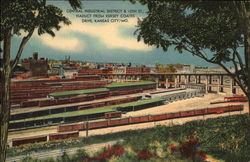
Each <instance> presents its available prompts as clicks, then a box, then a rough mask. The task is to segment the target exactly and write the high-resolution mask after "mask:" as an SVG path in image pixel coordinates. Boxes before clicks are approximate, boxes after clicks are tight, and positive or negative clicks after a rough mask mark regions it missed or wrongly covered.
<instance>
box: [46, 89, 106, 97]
mask: <svg viewBox="0 0 250 162" xmlns="http://www.w3.org/2000/svg"><path fill="white" fill-rule="evenodd" d="M107 91H109V90H108V89H107V88H96V89H84V90H74V91H63V92H54V93H50V94H49V96H53V97H62V96H69V95H81V94H89V93H98V92H107Z"/></svg>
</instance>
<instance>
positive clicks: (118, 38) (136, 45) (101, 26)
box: [59, 18, 152, 51]
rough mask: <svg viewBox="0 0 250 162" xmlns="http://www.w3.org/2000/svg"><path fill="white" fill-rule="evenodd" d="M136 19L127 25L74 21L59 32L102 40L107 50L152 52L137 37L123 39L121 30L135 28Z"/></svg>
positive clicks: (130, 20) (150, 48)
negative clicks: (74, 33) (85, 35)
mask: <svg viewBox="0 0 250 162" xmlns="http://www.w3.org/2000/svg"><path fill="white" fill-rule="evenodd" d="M136 23H137V19H136V18H130V19H129V20H128V22H127V23H82V22H79V21H77V20H76V19H74V20H72V24H71V25H69V26H64V27H63V28H62V29H61V30H60V31H59V32H60V33H62V34H63V33H70V32H79V33H84V34H87V35H90V36H92V37H96V38H98V39H100V41H101V42H102V43H104V44H105V45H106V47H107V48H110V49H112V48H121V49H128V50H139V51H150V50H152V47H150V46H148V45H146V44H144V43H143V42H137V39H136V38H135V37H132V36H131V37H123V36H122V35H121V33H120V31H119V28H121V27H125V28H135V25H136Z"/></svg>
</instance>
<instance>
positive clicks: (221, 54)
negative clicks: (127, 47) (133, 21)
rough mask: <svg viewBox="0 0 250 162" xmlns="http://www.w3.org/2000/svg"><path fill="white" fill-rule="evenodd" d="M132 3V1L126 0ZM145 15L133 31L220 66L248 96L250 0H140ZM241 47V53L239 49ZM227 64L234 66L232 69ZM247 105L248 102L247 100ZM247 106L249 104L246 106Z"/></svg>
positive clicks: (151, 42)
mask: <svg viewBox="0 0 250 162" xmlns="http://www.w3.org/2000/svg"><path fill="white" fill-rule="evenodd" d="M130 1H132V2H134V0H130ZM140 2H141V3H142V4H146V5H147V6H148V9H149V11H148V15H147V17H145V18H144V19H142V20H140V19H139V20H138V29H137V30H136V32H135V33H136V34H137V36H138V41H140V40H142V39H143V41H144V42H145V43H146V44H149V45H154V46H156V47H157V48H159V47H161V48H162V49H163V50H164V51H167V50H168V48H169V47H170V46H175V49H176V50H178V51H179V52H180V53H182V52H183V50H185V51H188V52H189V53H191V54H192V55H194V56H197V57H199V58H201V59H203V60H205V61H207V62H209V63H212V64H216V65H219V66H220V67H222V68H223V69H224V70H225V71H226V72H227V73H228V74H229V75H230V76H231V77H232V78H233V79H234V81H235V82H236V83H237V84H238V85H239V86H240V88H241V89H242V91H243V92H244V93H245V95H246V96H247V97H248V99H250V79H249V78H250V2H249V1H231V2H230V1H167V0H140ZM240 48H244V50H245V51H244V54H243V55H242V54H240V52H239V49H240ZM228 65H232V66H234V69H235V72H232V71H230V69H229V68H228ZM249 104H250V103H249ZM249 109H250V105H249Z"/></svg>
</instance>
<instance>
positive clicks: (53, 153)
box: [6, 140, 122, 162]
mask: <svg viewBox="0 0 250 162" xmlns="http://www.w3.org/2000/svg"><path fill="white" fill-rule="evenodd" d="M119 141H122V140H114V141H109V142H105V143H98V144H92V145H88V146H84V147H75V148H68V149H63V148H62V149H56V150H50V151H43V152H33V153H30V154H26V155H19V156H14V157H7V158H6V162H19V161H22V159H23V158H25V157H26V156H30V157H32V158H37V159H46V158H48V157H49V158H56V157H58V156H62V155H63V153H64V152H66V153H67V154H68V155H72V154H74V153H76V152H77V150H79V149H84V150H85V151H86V152H87V153H88V154H90V155H93V154H94V153H95V152H96V151H98V150H100V149H101V148H103V147H105V146H107V145H114V144H116V143H117V142H119Z"/></svg>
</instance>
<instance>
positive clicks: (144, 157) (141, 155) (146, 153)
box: [137, 150, 153, 160]
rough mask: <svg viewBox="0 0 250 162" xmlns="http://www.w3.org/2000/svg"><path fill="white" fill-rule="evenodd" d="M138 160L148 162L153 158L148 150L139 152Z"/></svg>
mask: <svg viewBox="0 0 250 162" xmlns="http://www.w3.org/2000/svg"><path fill="white" fill-rule="evenodd" d="M137 157H138V159H140V160H148V159H151V158H152V157H153V155H152V154H151V153H150V152H149V151H148V150H141V151H140V152H138V154H137Z"/></svg>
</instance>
